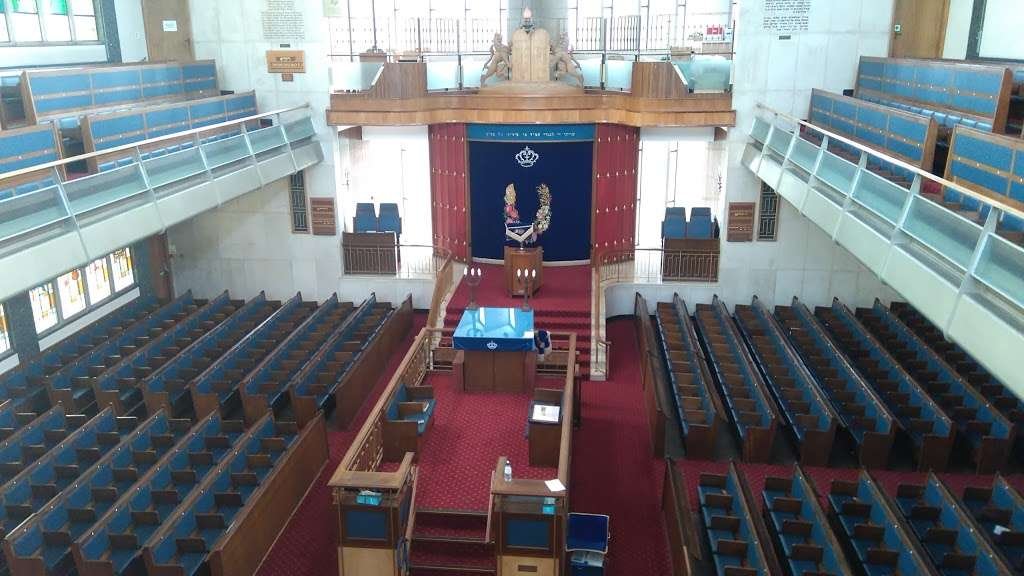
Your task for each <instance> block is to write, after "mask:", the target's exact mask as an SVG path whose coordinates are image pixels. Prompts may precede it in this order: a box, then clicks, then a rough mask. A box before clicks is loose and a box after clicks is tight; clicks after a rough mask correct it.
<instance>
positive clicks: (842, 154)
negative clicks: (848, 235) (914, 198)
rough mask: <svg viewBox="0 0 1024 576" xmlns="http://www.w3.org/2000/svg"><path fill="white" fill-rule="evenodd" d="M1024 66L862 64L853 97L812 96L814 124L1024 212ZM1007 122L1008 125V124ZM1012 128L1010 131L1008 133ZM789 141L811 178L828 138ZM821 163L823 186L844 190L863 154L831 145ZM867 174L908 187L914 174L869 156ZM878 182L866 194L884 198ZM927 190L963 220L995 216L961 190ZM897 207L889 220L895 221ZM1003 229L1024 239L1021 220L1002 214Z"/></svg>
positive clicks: (929, 186)
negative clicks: (1020, 159)
mask: <svg viewBox="0 0 1024 576" xmlns="http://www.w3.org/2000/svg"><path fill="white" fill-rule="evenodd" d="M1022 87H1024V67H1021V66H1020V65H1019V64H1007V63H998V62H993V63H984V64H974V63H971V64H967V63H964V62H955V61H948V60H941V61H933V60H913V59H897V58H871V57H862V58H861V60H860V65H859V68H858V74H857V85H856V89H855V90H854V93H853V96H852V97H848V96H843V95H839V94H834V93H830V92H827V91H824V90H814V91H812V95H811V103H810V107H809V110H808V115H807V118H808V121H809V122H810V123H811V124H813V125H815V126H818V127H821V128H823V129H825V130H828V131H830V132H832V133H834V134H837V135H839V136H841V137H843V138H845V139H848V140H850V141H853V142H856V143H858V144H861V145H864V146H867V147H869V148H872V149H874V150H877V151H878V152H880V153H883V154H885V155H887V156H889V157H892V158H896V159H898V160H900V161H903V162H905V163H907V164H909V165H911V166H914V167H917V168H920V169H922V170H924V171H928V172H932V173H934V174H937V175H940V176H942V177H944V178H945V179H946V180H949V181H951V182H954V183H956V184H960V185H962V186H964V187H966V188H968V189H970V190H972V191H974V192H978V193H979V194H982V195H984V196H988V197H991V198H994V199H997V200H1000V201H1003V202H1006V203H1008V204H1010V205H1012V206H1015V207H1018V208H1022V207H1024V167H1022V166H1024V163H1018V162H1016V158H1017V157H1018V156H1020V155H1021V154H1024V137H1022V132H1021V124H1022V122H1024V120H1022V118H1021V117H1022V116H1024V98H1022V97H1021V96H1020V92H1021V88H1022ZM1008 119H1009V121H1008ZM1008 129H1011V130H1012V133H1007V130H1008ZM801 135H802V136H803V139H806V140H807V141H809V142H813V143H814V146H812V145H810V144H808V143H807V142H803V141H802V139H796V140H794V143H793V156H792V158H793V164H794V165H795V166H796V167H797V168H799V169H802V170H804V171H807V172H811V171H812V170H813V169H814V166H815V162H816V161H817V149H816V148H815V146H820V145H821V142H822V135H821V134H819V133H817V132H815V131H813V130H809V129H805V130H803V131H802V134H801ZM828 150H829V152H831V153H832V154H833V155H834V156H829V155H826V156H825V157H823V158H822V170H820V173H821V174H822V175H823V178H822V181H823V183H824V184H826V185H829V186H835V187H837V188H840V189H845V187H848V185H849V184H850V178H849V175H851V174H852V173H853V171H854V170H855V168H856V166H857V164H858V163H859V161H860V156H861V154H860V150H858V149H857V148H855V147H853V146H850V145H849V144H847V143H845V142H842V141H839V140H837V139H835V138H832V139H830V141H829V143H828ZM867 168H868V169H869V170H870V171H871V173H872V174H873V175H875V176H877V177H878V178H879V179H881V180H883V181H888V182H892V183H894V184H896V185H898V186H901V187H903V188H907V189H909V188H910V187H911V184H912V183H913V181H914V176H915V175H914V173H913V172H911V171H910V170H907V169H906V168H904V167H902V166H899V165H896V164H893V163H890V162H886V161H883V160H881V159H879V158H875V157H868V160H867ZM872 183H873V182H872V181H871V180H868V181H866V182H862V183H861V187H862V188H865V190H864V191H862V194H869V193H876V194H879V195H882V196H884V195H885V191H884V188H881V189H879V190H874V188H877V186H872ZM921 193H923V194H925V195H926V196H927V197H928V198H930V199H931V200H933V201H934V202H936V203H939V204H942V205H944V206H946V207H947V208H949V209H951V210H953V211H955V212H956V213H957V214H959V215H961V216H963V217H965V218H967V219H968V220H970V221H973V222H975V223H977V224H979V225H984V223H985V220H986V219H987V218H988V215H989V212H990V209H989V207H988V206H987V205H985V204H984V203H982V202H980V201H979V200H977V199H975V198H972V197H969V196H965V195H964V194H962V193H960V192H959V191H957V190H953V189H940V187H938V186H937V185H935V184H934V183H933V182H931V181H925V182H923V186H922V189H921ZM898 208H899V207H898V206H896V207H894V208H893V209H894V210H896V212H895V213H893V214H888V215H886V216H887V217H889V219H890V220H893V221H895V220H896V219H898V216H899V214H898ZM996 224H997V231H998V232H999V234H1000V235H1001V236H1002V237H1003V238H1005V239H1007V240H1008V241H1010V242H1014V243H1018V244H1019V243H1021V242H1024V220H1022V219H1020V218H1017V217H1014V216H1012V215H1008V214H1004V215H1002V216H1000V218H999V220H998V221H997V223H996Z"/></svg>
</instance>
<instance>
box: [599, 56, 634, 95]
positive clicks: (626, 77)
mask: <svg viewBox="0 0 1024 576" xmlns="http://www.w3.org/2000/svg"><path fill="white" fill-rule="evenodd" d="M604 66H605V86H604V87H605V89H607V90H619V91H621V92H629V91H630V90H632V88H633V61H632V60H611V59H610V58H609V59H608V60H606V61H605V63H604Z"/></svg>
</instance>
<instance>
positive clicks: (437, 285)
mask: <svg viewBox="0 0 1024 576" xmlns="http://www.w3.org/2000/svg"><path fill="white" fill-rule="evenodd" d="M453 266H454V264H453V263H452V257H451V255H450V254H449V255H448V257H447V258H445V260H444V264H442V265H441V268H440V269H438V271H437V276H436V277H435V278H434V294H433V296H431V298H430V311H429V312H428V313H427V326H428V327H430V328H433V327H434V325H435V324H437V318H438V316H440V314H441V303H442V302H443V301H444V297H445V295H447V294H448V291H449V290H451V288H452V285H453V284H454V281H453V279H452V267H453Z"/></svg>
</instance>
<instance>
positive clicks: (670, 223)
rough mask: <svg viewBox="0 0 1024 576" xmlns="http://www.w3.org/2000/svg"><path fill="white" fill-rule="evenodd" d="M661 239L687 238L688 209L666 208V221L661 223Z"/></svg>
mask: <svg viewBox="0 0 1024 576" xmlns="http://www.w3.org/2000/svg"><path fill="white" fill-rule="evenodd" d="M661 237H662V238H669V239H679V238H686V208H665V219H664V220H663V221H662V222H661Z"/></svg>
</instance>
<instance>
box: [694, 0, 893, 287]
mask: <svg viewBox="0 0 1024 576" xmlns="http://www.w3.org/2000/svg"><path fill="white" fill-rule="evenodd" d="M763 6H764V0H745V1H744V2H742V3H741V4H740V14H739V22H738V24H737V36H736V57H735V75H734V77H735V82H734V92H733V107H734V108H735V109H736V128H734V129H732V130H730V131H729V137H728V141H727V147H728V154H729V159H728V165H727V170H726V178H725V181H726V202H727V203H728V202H757V200H758V196H759V193H760V181H759V180H758V179H757V177H756V176H754V175H753V173H751V172H750V171H749V170H748V169H747V168H745V167H743V166H742V165H740V163H739V160H740V156H741V154H742V151H743V147H744V144H745V143H746V141H747V138H748V135H749V132H750V126H751V124H752V122H753V118H754V110H755V108H754V107H755V105H756V104H757V103H758V102H762V103H764V104H765V105H767V106H769V107H772V108H774V109H776V110H779V111H781V112H785V113H787V114H792V115H795V116H798V117H801V118H806V117H807V110H808V106H809V104H810V96H811V88H824V89H826V90H832V91H835V92H839V91H841V90H843V89H846V88H852V87H853V85H854V79H855V77H856V70H857V62H858V59H859V57H860V56H861V55H865V56H885V55H887V54H888V51H889V26H890V23H891V21H892V11H893V0H845V1H843V2H833V1H831V0H814V1H813V3H812V10H811V15H810V24H809V30H808V31H807V32H803V33H794V34H792V35H791V38H790V39H780V38H779V37H778V36H777V35H775V34H774V33H770V32H766V31H765V30H764V29H763V27H762V19H763ZM722 228H723V236H724V229H725V223H723V225H722ZM778 230H779V233H778V241H776V242H753V243H730V242H724V241H723V243H722V257H721V268H720V273H719V278H720V282H719V285H718V286H716V287H714V289H715V290H716V292H717V293H718V294H719V295H721V296H722V297H723V298H725V299H726V301H727V302H728V303H729V304H733V303H736V302H748V301H749V300H750V297H751V296H752V295H754V294H756V295H758V296H759V297H760V298H761V299H762V300H765V301H766V302H768V303H772V304H786V303H788V302H789V301H790V299H791V298H792V297H793V296H799V297H800V298H801V299H802V300H804V301H805V302H806V303H807V304H809V305H818V304H827V303H828V302H830V301H831V299H832V297H833V296H838V297H840V298H842V299H843V300H844V301H845V302H846V303H848V304H850V305H866V304H869V303H870V302H871V301H872V300H873V299H874V298H875V297H876V296H880V297H882V298H883V299H885V300H889V299H891V298H892V297H893V296H894V295H895V294H894V292H893V291H892V290H890V289H889V288H887V287H885V286H883V285H882V283H881V281H880V280H878V278H877V277H876V276H875V275H874V274H873V273H872V272H870V271H868V270H867V269H866V268H864V267H863V266H862V265H861V264H860V263H859V262H858V261H857V260H856V259H855V258H854V257H853V256H851V255H850V253H849V252H848V251H847V250H846V249H844V248H842V247H840V246H839V245H837V244H834V243H833V242H832V241H831V238H829V237H828V236H826V235H825V233H824V232H822V231H821V229H820V228H818V227H817V226H816V225H815V224H812V223H811V222H810V221H809V220H807V219H806V218H804V217H803V216H801V215H800V214H799V212H797V211H796V209H795V208H793V206H792V205H790V204H789V203H788V202H785V201H782V202H781V211H780V216H779V227H778Z"/></svg>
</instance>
